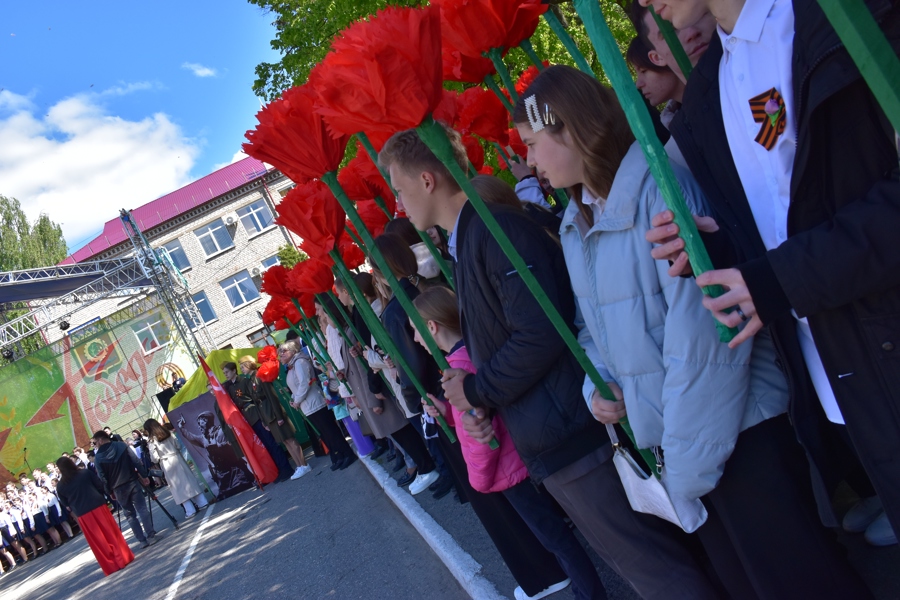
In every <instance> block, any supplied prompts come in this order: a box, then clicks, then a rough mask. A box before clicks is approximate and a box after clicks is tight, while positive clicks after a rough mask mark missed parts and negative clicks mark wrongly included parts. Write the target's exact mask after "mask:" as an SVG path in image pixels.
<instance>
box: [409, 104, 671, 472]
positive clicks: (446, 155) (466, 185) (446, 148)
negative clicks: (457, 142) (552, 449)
mask: <svg viewBox="0 0 900 600" xmlns="http://www.w3.org/2000/svg"><path fill="white" fill-rule="evenodd" d="M416 131H417V132H418V133H419V137H420V138H421V139H422V141H423V142H425V144H426V145H427V146H428V147H429V148H430V149H431V151H432V152H434V154H435V155H436V156H437V157H438V158H439V159H440V160H441V161H442V162H443V163H444V166H446V167H447V168H448V169H449V170H450V173H451V174H452V175H453V178H454V179H456V182H457V183H458V184H459V186H460V187H461V188H462V190H463V191H464V192H465V193H466V195H467V196H468V197H469V202H471V203H472V207H473V208H474V209H475V210H476V212H478V216H479V217H481V220H482V221H483V222H484V224H485V226H487V228H488V230H489V231H490V232H491V235H493V236H494V239H495V240H496V241H497V243H498V245H499V246H500V248H501V249H502V250H503V253H504V254H505V255H506V257H507V258H508V259H509V261H510V263H512V266H513V268H514V269H515V270H516V272H517V273H518V274H519V277H521V278H522V282H523V283H524V284H525V286H526V287H527V288H528V290H529V291H530V292H531V293H532V295H533V296H534V298H535V300H537V302H538V304H539V305H540V306H541V308H542V309H543V310H544V313H546V315H547V317H548V318H549V319H550V322H551V323H553V326H554V327H555V328H556V331H557V332H558V333H559V335H560V337H562V339H563V341H564V342H565V343H566V345H567V346H568V347H569V350H570V351H571V352H572V354H573V355H574V356H575V359H576V360H577V361H578V364H580V365H581V368H583V369H584V371H585V373H587V375H588V376H589V377H590V378H591V382H592V383H593V384H594V386H595V387H596V388H597V391H598V392H600V395H601V396H603V397H604V398H606V399H607V400H615V396H614V395H613V393H612V390H610V389H609V386H608V385H606V382H605V381H604V380H603V377H601V376H600V373H599V372H598V371H597V369H596V368H595V367H594V364H593V363H592V362H591V361H590V359H589V358H588V357H587V354H585V352H584V349H583V348H582V347H581V346H580V345H579V344H578V339H577V338H576V337H575V334H573V333H572V331H571V330H570V329H569V324H568V323H567V322H566V320H565V319H564V318H563V316H562V315H561V314H559V311H558V310H557V308H556V306H555V305H554V304H553V302H552V301H551V300H550V298H549V297H548V296H547V293H546V292H544V290H543V288H542V287H541V284H540V283H539V282H538V280H537V278H536V277H535V276H534V274H533V273H532V272H531V270H530V269H529V268H528V265H527V264H526V263H525V260H524V259H523V258H522V256H521V255H520V254H519V252H518V251H517V250H516V248H515V246H513V243H512V241H510V239H509V237H508V236H507V235H506V232H504V231H503V229H502V228H501V227H500V224H499V223H497V220H496V219H495V218H494V215H492V214H491V212H490V210H488V208H487V206H486V205H485V203H484V200H482V199H481V197H480V196H479V195H478V192H477V191H475V188H474V187H472V184H471V183H470V182H469V180H468V179H466V176H465V173H463V171H462V169H460V168H459V165H458V164H456V161H455V160H454V159H453V148H452V147H451V145H450V140H449V139H448V138H447V134H446V132H445V131H444V129H443V127H441V126H440V125H438V124H437V123H435V121H434V119H432V118H430V117H429V118H427V120H426V121H425V122H423V123H422V124H421V125H419V127H418V128H417V129H416ZM619 423H620V424H621V425H622V428H623V429H624V430H625V432H626V433H627V434H628V435H629V436H630V437H631V438H632V439H634V436H633V434H632V432H631V428H630V427H629V426H628V419H627V418H624V417H623V418H622V420H621V421H620V422H619ZM642 454H643V456H644V458H645V460H648V461H650V462H648V464H649V465H650V466H651V467H653V468H652V470H653V472H655V471H656V470H655V466H656V459H655V458H654V457H653V454H652V453H651V452H649V451H642Z"/></svg>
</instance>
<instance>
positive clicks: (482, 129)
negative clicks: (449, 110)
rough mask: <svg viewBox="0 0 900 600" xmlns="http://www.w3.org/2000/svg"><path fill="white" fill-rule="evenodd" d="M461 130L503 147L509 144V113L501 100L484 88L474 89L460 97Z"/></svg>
mask: <svg viewBox="0 0 900 600" xmlns="http://www.w3.org/2000/svg"><path fill="white" fill-rule="evenodd" d="M456 106H457V108H458V109H459V130H460V131H462V132H463V133H474V134H476V135H478V136H480V137H482V138H484V139H486V140H488V141H489V142H497V143H498V144H500V145H501V146H506V145H507V144H508V143H509V134H508V133H507V131H508V128H509V112H508V111H507V110H506V108H504V106H503V104H502V103H501V102H500V99H499V98H497V96H495V95H494V94H493V93H492V92H489V91H487V90H486V89H484V88H482V87H473V88H469V89H467V90H466V91H464V92H463V93H462V94H460V95H459V98H458V99H457V103H456Z"/></svg>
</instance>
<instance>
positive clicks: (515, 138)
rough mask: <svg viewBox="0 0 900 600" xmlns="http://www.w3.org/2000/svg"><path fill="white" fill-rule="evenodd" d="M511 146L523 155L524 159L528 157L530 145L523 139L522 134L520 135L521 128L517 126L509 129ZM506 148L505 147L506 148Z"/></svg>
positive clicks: (514, 150)
mask: <svg viewBox="0 0 900 600" xmlns="http://www.w3.org/2000/svg"><path fill="white" fill-rule="evenodd" d="M508 133H509V144H508V145H509V146H510V147H511V148H512V149H513V152H515V153H516V154H518V155H519V156H521V157H522V160H525V159H527V158H528V146H526V145H525V143H524V142H523V141H522V138H521V136H519V130H518V129H516V128H515V127H513V128H511V129H510V130H509V132H508ZM504 150H505V148H504Z"/></svg>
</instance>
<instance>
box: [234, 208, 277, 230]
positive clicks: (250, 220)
mask: <svg viewBox="0 0 900 600" xmlns="http://www.w3.org/2000/svg"><path fill="white" fill-rule="evenodd" d="M237 214H238V216H239V217H240V218H241V223H243V224H244V229H246V230H247V233H248V234H249V235H253V234H254V233H259V232H260V231H262V230H264V229H268V228H269V227H271V226H272V224H273V223H274V222H275V220H274V219H273V218H272V211H271V210H269V207H268V206H266V201H265V200H257V201H256V202H254V203H253V204H250V205H247V206H244V207H243V208H239V209H238V211H237Z"/></svg>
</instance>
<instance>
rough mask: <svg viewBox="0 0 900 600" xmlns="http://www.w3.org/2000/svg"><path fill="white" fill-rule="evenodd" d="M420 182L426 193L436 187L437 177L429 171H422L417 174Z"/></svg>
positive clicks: (431, 191)
mask: <svg viewBox="0 0 900 600" xmlns="http://www.w3.org/2000/svg"><path fill="white" fill-rule="evenodd" d="M419 177H420V180H421V182H422V187H423V189H424V190H425V191H426V192H427V193H429V194H430V193H433V192H434V190H435V188H437V177H436V176H435V174H434V173H432V172H431V171H422V174H421V175H420V176H419Z"/></svg>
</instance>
